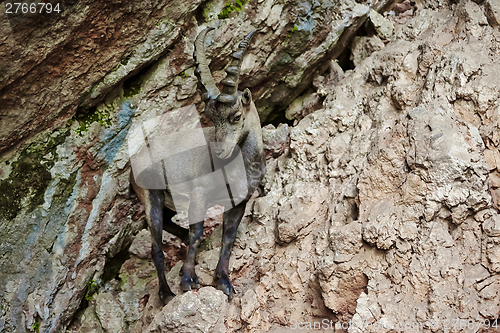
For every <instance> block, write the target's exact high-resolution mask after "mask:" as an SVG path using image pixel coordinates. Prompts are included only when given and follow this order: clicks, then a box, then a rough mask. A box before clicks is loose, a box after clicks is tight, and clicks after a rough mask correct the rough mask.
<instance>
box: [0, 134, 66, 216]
mask: <svg viewBox="0 0 500 333" xmlns="http://www.w3.org/2000/svg"><path fill="white" fill-rule="evenodd" d="M68 135H69V130H67V129H64V130H62V131H60V132H57V134H56V135H52V136H50V137H49V138H48V139H46V140H45V141H37V142H34V143H32V144H31V145H29V146H28V147H27V148H26V149H25V150H24V151H23V152H22V153H21V154H20V156H19V158H18V159H17V160H15V161H14V162H12V163H11V172H10V174H9V177H7V178H6V179H4V180H2V181H0V217H1V218H5V219H8V220H11V219H13V218H15V217H16V215H17V214H18V213H19V211H20V210H21V209H22V208H23V206H24V205H26V204H27V207H28V209H29V210H30V211H32V210H34V209H35V208H36V207H37V206H39V205H41V204H43V201H44V197H43V195H44V193H45V190H46V189H47V186H48V185H49V183H50V180H51V178H52V176H51V174H50V172H49V170H50V169H51V168H52V166H53V165H54V158H55V156H56V148H57V145H59V144H61V143H62V142H64V140H65V139H66V137H67V136H68Z"/></svg>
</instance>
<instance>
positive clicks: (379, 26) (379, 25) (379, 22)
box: [370, 9, 394, 39]
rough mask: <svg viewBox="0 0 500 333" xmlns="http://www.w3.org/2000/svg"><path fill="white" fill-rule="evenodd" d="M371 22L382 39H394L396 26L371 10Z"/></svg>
mask: <svg viewBox="0 0 500 333" xmlns="http://www.w3.org/2000/svg"><path fill="white" fill-rule="evenodd" d="M370 22H371V23H372V24H373V27H374V28H375V31H376V32H377V34H378V35H379V36H380V38H382V39H389V38H391V37H392V33H393V31H394V24H393V23H392V22H391V21H389V20H388V19H386V18H385V17H383V16H382V15H380V14H379V13H378V12H377V11H375V10H373V9H371V10H370Z"/></svg>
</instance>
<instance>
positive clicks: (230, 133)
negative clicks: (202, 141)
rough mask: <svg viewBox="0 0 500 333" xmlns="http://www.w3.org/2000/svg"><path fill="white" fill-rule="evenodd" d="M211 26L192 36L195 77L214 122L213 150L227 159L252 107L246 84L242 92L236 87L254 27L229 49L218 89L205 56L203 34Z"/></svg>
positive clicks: (244, 131) (241, 136)
mask: <svg viewBox="0 0 500 333" xmlns="http://www.w3.org/2000/svg"><path fill="white" fill-rule="evenodd" d="M213 29H214V28H207V29H205V30H203V31H202V32H201V33H200V34H199V35H198V37H197V38H196V41H195V51H194V59H195V61H196V64H197V68H196V71H195V74H196V76H197V77H198V81H199V85H198V86H199V88H200V90H201V96H202V100H203V101H204V102H205V113H206V114H207V115H208V116H209V117H210V119H212V121H213V123H214V126H215V141H216V142H217V146H216V147H215V153H216V155H217V157H219V158H221V159H227V158H229V157H230V156H231V154H232V152H233V150H234V147H235V146H236V145H237V144H239V143H240V142H241V141H242V140H243V139H244V138H245V135H246V134H247V133H248V131H249V129H250V128H249V126H250V125H249V124H248V122H245V118H246V117H247V116H248V114H249V113H250V111H251V109H252V108H255V106H254V104H253V102H252V94H251V93H250V90H249V89H248V88H246V89H245V90H244V91H243V92H240V91H238V83H239V76H240V69H241V62H242V60H243V57H244V56H245V53H246V51H247V48H248V43H249V42H250V40H251V39H252V36H253V35H254V34H255V32H257V31H258V29H257V30H253V31H252V32H250V33H249V34H248V35H247V36H246V37H245V39H244V40H243V41H242V42H241V43H240V44H239V46H238V49H237V50H236V52H234V53H233V58H232V59H231V62H230V63H229V66H228V67H227V68H226V73H227V76H226V77H225V78H224V79H223V80H222V81H221V83H222V86H223V87H222V92H220V91H219V89H218V88H217V86H216V85H215V81H214V78H213V77H212V74H211V73H210V69H209V68H208V63H207V59H206V57H205V36H206V34H207V32H209V31H210V30H213Z"/></svg>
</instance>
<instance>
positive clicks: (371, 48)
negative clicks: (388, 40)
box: [351, 36, 385, 66]
mask: <svg viewBox="0 0 500 333" xmlns="http://www.w3.org/2000/svg"><path fill="white" fill-rule="evenodd" d="M384 46H385V45H384V42H382V40H380V38H378V37H377V36H373V37H366V36H361V37H360V36H356V37H354V39H353V41H352V45H351V61H352V62H353V64H354V66H358V65H360V64H361V62H362V61H363V60H364V59H365V58H367V57H369V56H370V54H372V53H373V52H375V51H380V50H382V49H383V48H384Z"/></svg>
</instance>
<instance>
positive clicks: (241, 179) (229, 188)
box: [130, 28, 265, 303]
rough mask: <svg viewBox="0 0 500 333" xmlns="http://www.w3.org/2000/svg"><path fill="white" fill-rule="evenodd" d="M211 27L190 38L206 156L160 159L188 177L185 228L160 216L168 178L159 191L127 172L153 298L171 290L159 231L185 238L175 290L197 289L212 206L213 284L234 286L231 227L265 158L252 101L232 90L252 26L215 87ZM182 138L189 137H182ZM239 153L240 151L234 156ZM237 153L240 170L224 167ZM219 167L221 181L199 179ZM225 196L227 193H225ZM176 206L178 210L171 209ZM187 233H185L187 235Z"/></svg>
mask: <svg viewBox="0 0 500 333" xmlns="http://www.w3.org/2000/svg"><path fill="white" fill-rule="evenodd" d="M212 29H213V28H207V29H205V30H203V31H202V32H201V33H200V34H199V35H198V37H197V38H196V41H195V53H194V58H195V60H196V64H197V68H196V71H195V74H196V76H197V77H198V81H199V84H198V87H199V89H200V90H201V96H202V100H203V101H204V102H205V113H206V115H207V116H208V117H210V119H211V120H212V121H213V123H214V127H210V128H205V129H204V130H205V131H204V132H205V137H206V139H207V141H208V142H209V143H212V144H211V145H210V144H209V145H208V147H205V148H204V149H207V148H208V149H209V150H210V154H211V158H208V159H207V158H201V157H200V155H199V154H197V153H196V152H194V153H191V154H185V156H181V157H178V158H176V159H175V161H174V160H169V159H166V160H164V161H163V163H164V164H165V165H168V164H169V163H171V164H172V163H173V164H177V165H176V167H175V168H176V170H182V172H180V174H182V177H181V178H182V179H179V182H183V181H186V180H189V181H190V184H191V185H190V186H189V187H188V189H187V190H185V193H177V194H179V195H182V196H184V197H187V198H188V199H189V204H188V207H187V213H188V219H189V232H187V230H186V229H184V228H182V227H179V226H177V225H175V224H173V222H172V221H167V220H164V218H163V208H164V206H166V207H168V208H170V209H172V210H175V208H176V206H177V204H174V201H175V200H174V197H175V195H174V193H173V191H172V186H173V184H172V181H171V180H170V179H171V178H169V182H168V183H167V184H166V186H165V189H164V190H159V189H151V188H143V187H140V186H139V185H141V184H140V182H139V181H138V179H139V178H140V176H141V175H140V174H138V175H134V174H133V172H131V176H130V182H131V185H132V187H133V189H134V191H135V192H136V193H137V195H138V197H139V199H140V200H141V202H142V204H143V205H144V208H145V213H146V219H147V222H148V226H149V228H150V231H151V239H152V247H151V253H152V257H153V261H154V263H155V266H156V270H157V271H158V279H159V289H160V290H159V296H160V298H161V300H162V301H163V302H164V303H167V302H168V301H169V300H170V299H171V298H172V297H173V296H175V295H174V294H173V292H172V291H171V290H170V287H169V286H168V284H167V281H166V278H165V267H164V255H163V251H162V246H161V245H162V230H163V229H165V230H168V231H170V232H171V233H173V234H175V235H177V236H179V237H180V238H181V239H183V241H184V242H188V243H189V244H188V245H189V247H188V252H187V255H186V259H185V261H184V264H183V266H182V269H181V275H182V279H181V288H182V290H184V291H187V290H191V289H198V288H200V284H199V282H198V277H197V276H196V273H195V255H196V250H197V248H198V246H199V245H200V242H201V241H202V239H203V221H204V217H205V213H206V210H207V208H208V207H209V206H210V205H212V204H222V205H223V206H225V212H224V214H223V220H224V221H223V236H222V249H221V253H220V258H219V263H218V265H217V268H216V269H215V280H214V281H215V283H216V286H217V288H218V289H220V290H222V291H223V292H224V293H225V294H227V295H228V297H229V300H231V299H232V297H233V294H234V288H233V286H232V285H231V282H230V280H229V270H228V265H229V256H230V251H231V247H232V245H233V243H234V239H235V237H236V231H237V229H238V226H239V223H240V221H241V219H242V217H243V214H244V212H245V206H246V203H247V202H248V200H249V199H250V197H251V196H252V194H253V193H254V191H255V189H256V188H257V187H258V185H259V183H260V182H261V180H262V178H263V176H264V173H265V159H264V153H263V144H262V132H261V125H260V120H259V115H258V113H257V109H256V108H255V105H254V103H253V101H252V96H251V93H250V90H249V89H248V88H247V89H245V90H244V91H243V92H239V91H238V82H239V74H240V68H241V62H242V60H243V57H244V55H245V53H246V50H247V48H248V43H249V42H250V40H251V38H252V36H253V35H254V34H255V32H256V30H254V31H252V32H251V33H249V34H248V35H247V36H246V37H245V39H244V40H243V41H242V42H241V43H240V44H239V46H238V49H237V50H236V52H235V53H233V56H232V57H233V58H232V60H231V62H230V64H229V66H228V67H227V69H226V73H227V75H226V77H225V78H224V79H223V80H222V82H221V83H222V87H223V88H222V91H219V89H218V88H217V86H216V85H215V81H214V79H213V77H212V74H211V73H210V70H209V68H208V64H207V60H206V57H205V36H206V34H207V32H209V31H210V30H212ZM185 140H189V138H186V139H185ZM240 154H241V155H240ZM238 156H239V158H240V159H241V158H242V161H243V162H242V165H244V168H243V171H241V169H242V168H230V167H228V166H229V164H230V163H232V162H234V160H235V159H236V158H237V157H238ZM217 169H221V170H223V172H224V179H225V181H223V182H220V181H216V180H215V179H214V178H213V177H203V176H204V175H205V174H206V171H204V170H217ZM228 194H229V195H228ZM177 210H179V209H177ZM188 236H189V237H188Z"/></svg>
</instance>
